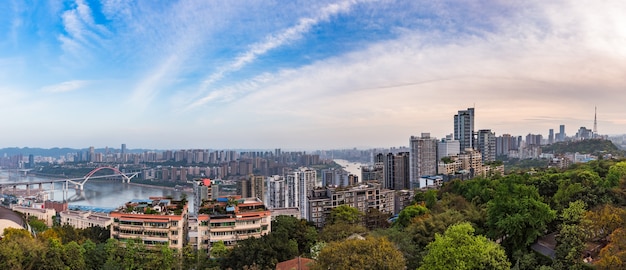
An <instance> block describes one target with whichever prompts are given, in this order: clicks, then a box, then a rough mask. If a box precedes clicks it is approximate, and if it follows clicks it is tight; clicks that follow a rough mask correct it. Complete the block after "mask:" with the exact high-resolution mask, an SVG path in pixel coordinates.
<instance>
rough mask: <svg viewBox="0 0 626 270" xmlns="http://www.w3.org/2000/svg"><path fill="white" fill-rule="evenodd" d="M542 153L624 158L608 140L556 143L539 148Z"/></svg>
mask: <svg viewBox="0 0 626 270" xmlns="http://www.w3.org/2000/svg"><path fill="white" fill-rule="evenodd" d="M541 151H542V152H543V153H554V154H565V153H576V152H578V153H581V154H600V153H602V154H612V155H618V156H624V154H625V152H624V151H623V150H620V149H619V148H618V147H617V146H616V145H615V144H613V142H611V141H609V140H596V139H594V140H582V141H572V142H558V143H555V144H551V145H546V146H544V147H541Z"/></svg>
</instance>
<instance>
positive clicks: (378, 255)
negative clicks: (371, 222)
mask: <svg viewBox="0 0 626 270" xmlns="http://www.w3.org/2000/svg"><path fill="white" fill-rule="evenodd" d="M404 267H405V260H404V257H403V256H402V253H400V251H399V250H398V249H397V248H396V247H394V245H393V244H392V243H391V242H389V240H387V239H386V238H384V237H367V238H366V239H365V240H360V239H348V240H344V241H338V242H333V243H329V244H328V245H326V247H324V248H323V249H322V250H321V251H320V254H319V256H318V259H317V262H316V263H315V264H314V265H313V267H312V269H320V270H321V269H404Z"/></svg>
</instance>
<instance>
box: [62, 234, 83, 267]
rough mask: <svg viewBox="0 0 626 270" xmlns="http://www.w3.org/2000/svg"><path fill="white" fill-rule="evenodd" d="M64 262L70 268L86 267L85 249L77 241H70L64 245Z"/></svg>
mask: <svg viewBox="0 0 626 270" xmlns="http://www.w3.org/2000/svg"><path fill="white" fill-rule="evenodd" d="M63 249H64V252H63V262H64V263H65V265H67V267H68V268H69V269H85V268H86V267H87V264H86V263H85V249H84V248H83V247H82V246H80V245H79V244H77V243H76V242H73V241H72V242H69V243H67V244H66V245H65V246H63Z"/></svg>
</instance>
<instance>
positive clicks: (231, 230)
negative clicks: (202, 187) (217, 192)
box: [193, 196, 271, 252]
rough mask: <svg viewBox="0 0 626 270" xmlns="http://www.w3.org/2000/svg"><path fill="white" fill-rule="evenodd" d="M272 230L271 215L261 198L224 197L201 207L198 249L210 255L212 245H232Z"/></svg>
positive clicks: (199, 211)
mask: <svg viewBox="0 0 626 270" xmlns="http://www.w3.org/2000/svg"><path fill="white" fill-rule="evenodd" d="M270 231H271V213H270V211H269V210H268V209H267V208H266V207H265V205H264V204H263V202H262V201H261V200H260V199H259V198H256V197H254V198H241V197H240V196H231V197H221V198H217V199H216V200H213V201H207V202H205V203H203V204H202V205H201V206H200V209H199V210H198V216H197V232H193V234H194V235H197V237H198V239H197V240H193V241H195V242H197V243H198V244H197V245H198V249H202V250H206V251H207V252H209V250H210V247H211V245H212V243H215V242H218V241H223V242H224V244H225V245H226V246H233V245H235V244H236V243H237V241H239V240H244V239H248V238H250V237H261V236H262V235H265V234H268V233H269V232H270Z"/></svg>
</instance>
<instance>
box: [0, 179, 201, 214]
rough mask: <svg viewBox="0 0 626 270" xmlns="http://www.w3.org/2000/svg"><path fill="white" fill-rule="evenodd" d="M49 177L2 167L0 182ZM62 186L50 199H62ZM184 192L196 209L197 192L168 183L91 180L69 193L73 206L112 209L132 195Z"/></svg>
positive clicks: (146, 195) (168, 194) (19, 181)
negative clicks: (171, 185) (21, 172)
mask: <svg viewBox="0 0 626 270" xmlns="http://www.w3.org/2000/svg"><path fill="white" fill-rule="evenodd" d="M46 180H49V179H46V178H44V177H38V176H31V175H21V174H19V173H15V172H9V171H6V170H0V183H24V182H37V181H46ZM22 188H23V187H22ZM32 188H35V189H36V188H37V187H31V189H32ZM44 189H47V190H49V185H44ZM62 189H63V184H62V183H57V184H55V187H54V191H53V192H50V193H49V194H50V195H49V199H50V200H53V201H63V191H62ZM5 193H6V192H5ZM183 193H186V194H187V199H188V200H189V210H190V211H193V209H192V208H193V197H194V196H193V194H192V193H189V192H183V191H178V190H173V189H172V188H167V187H159V186H145V185H141V186H140V185H134V184H132V180H131V183H130V184H126V183H122V182H121V181H116V180H89V181H88V182H87V183H86V184H85V186H84V190H83V191H82V192H81V193H77V191H76V190H75V189H73V188H70V189H69V190H68V194H67V197H68V198H69V199H70V202H69V205H70V207H72V206H86V207H97V208H105V209H111V208H117V207H119V206H121V205H123V204H124V203H126V202H129V201H130V200H132V199H147V198H148V197H156V196H163V197H164V196H172V197H173V198H175V199H177V198H180V196H181V195H182V194H183ZM33 194H34V192H33Z"/></svg>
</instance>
